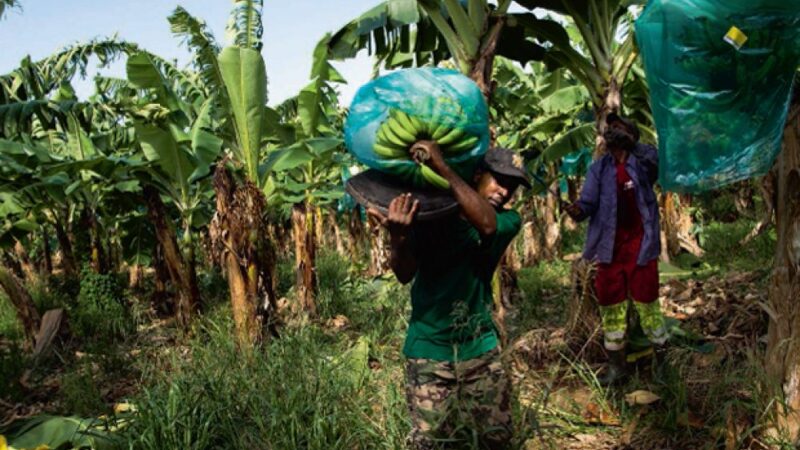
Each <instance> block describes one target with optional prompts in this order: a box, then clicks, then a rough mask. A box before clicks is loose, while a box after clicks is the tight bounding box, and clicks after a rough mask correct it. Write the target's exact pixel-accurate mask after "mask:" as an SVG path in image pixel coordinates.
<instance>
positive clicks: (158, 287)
mask: <svg viewBox="0 0 800 450" xmlns="http://www.w3.org/2000/svg"><path fill="white" fill-rule="evenodd" d="M153 271H154V272H155V274H154V275H155V276H154V280H153V295H152V303H153V306H154V307H155V308H156V309H157V310H161V311H164V312H167V311H169V313H170V314H175V308H173V306H172V305H170V304H169V303H168V300H169V294H168V293H167V279H168V278H169V270H167V267H166V263H165V262H164V250H163V248H162V246H161V243H160V242H159V241H158V239H156V242H155V250H154V251H153Z"/></svg>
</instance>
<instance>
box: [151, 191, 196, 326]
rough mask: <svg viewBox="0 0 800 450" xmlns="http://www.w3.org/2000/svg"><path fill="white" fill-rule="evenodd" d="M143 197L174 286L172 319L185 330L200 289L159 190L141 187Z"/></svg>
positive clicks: (193, 310) (192, 313)
mask: <svg viewBox="0 0 800 450" xmlns="http://www.w3.org/2000/svg"><path fill="white" fill-rule="evenodd" d="M144 198H145V202H146V203H147V213H148V216H149V217H150V220H151V221H152V222H153V227H154V229H155V232H156V238H157V239H158V242H159V243H160V244H161V248H162V250H163V251H164V261H165V262H166V266H167V270H168V271H169V277H170V279H171V280H172V284H173V285H174V286H175V290H176V294H177V302H176V304H175V318H176V320H177V321H178V324H179V325H180V326H181V327H183V328H184V329H187V328H188V327H189V324H190V322H191V320H192V316H193V315H194V312H195V309H196V308H197V305H198V304H199V303H200V291H199V290H198V288H197V286H196V285H195V286H192V277H191V275H190V273H189V267H188V265H187V264H186V262H185V261H184V260H183V255H182V254H181V251H180V249H179V248H178V241H177V238H176V233H175V229H174V228H173V226H172V222H170V221H169V219H168V218H167V213H166V210H165V208H164V203H163V202H162V201H161V196H160V195H159V193H158V191H157V190H156V189H155V188H153V187H151V186H146V187H145V188H144Z"/></svg>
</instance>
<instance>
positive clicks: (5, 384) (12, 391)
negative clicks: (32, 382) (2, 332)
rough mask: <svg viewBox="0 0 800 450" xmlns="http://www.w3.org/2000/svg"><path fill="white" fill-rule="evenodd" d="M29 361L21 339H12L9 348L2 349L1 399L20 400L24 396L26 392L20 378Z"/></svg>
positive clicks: (0, 369)
mask: <svg viewBox="0 0 800 450" xmlns="http://www.w3.org/2000/svg"><path fill="white" fill-rule="evenodd" d="M27 363H28V358H27V356H26V355H25V352H23V351H22V348H21V347H20V345H19V341H17V340H12V341H11V343H10V345H9V346H8V348H5V349H0V399H6V400H11V401H19V400H21V399H22V398H23V396H24V393H25V392H24V389H23V388H22V386H21V385H20V383H19V380H20V378H21V377H22V374H23V372H24V371H25V369H26V368H27Z"/></svg>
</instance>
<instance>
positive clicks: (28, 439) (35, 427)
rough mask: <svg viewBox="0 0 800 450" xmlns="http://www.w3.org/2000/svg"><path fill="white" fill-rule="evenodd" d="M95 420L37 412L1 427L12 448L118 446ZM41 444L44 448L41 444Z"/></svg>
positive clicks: (101, 449)
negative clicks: (7, 427) (37, 413)
mask: <svg viewBox="0 0 800 450" xmlns="http://www.w3.org/2000/svg"><path fill="white" fill-rule="evenodd" d="M107 425H108V424H106V423H104V422H103V421H100V420H97V419H81V418H79V417H58V416H50V415H40V416H35V417H32V418H29V419H25V420H23V421H21V422H19V423H15V424H14V425H12V426H11V428H10V429H8V430H2V431H3V434H5V435H6V436H7V437H8V444H9V446H11V447H13V448H18V449H32V448H48V449H62V450H67V449H92V450H112V449H116V448H119V447H118V446H119V445H120V442H119V440H118V439H117V438H116V437H115V436H114V435H113V434H111V433H109V432H108V427H107ZM41 446H43V447H41Z"/></svg>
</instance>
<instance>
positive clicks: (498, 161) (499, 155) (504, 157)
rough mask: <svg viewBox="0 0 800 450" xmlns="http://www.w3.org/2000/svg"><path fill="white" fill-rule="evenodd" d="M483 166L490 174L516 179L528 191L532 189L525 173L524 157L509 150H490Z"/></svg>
mask: <svg viewBox="0 0 800 450" xmlns="http://www.w3.org/2000/svg"><path fill="white" fill-rule="evenodd" d="M481 166H483V168H485V169H486V170H489V171H490V172H493V173H496V174H500V175H504V176H507V177H511V178H514V179H516V180H517V181H519V183H520V184H521V185H523V186H525V187H527V188H528V189H530V188H531V182H530V180H529V179H528V173H527V172H525V166H524V164H523V160H522V155H520V154H518V153H514V152H512V151H511V150H509V149H507V148H501V147H495V148H490V149H489V151H488V152H486V155H484V156H483V160H482V161H481Z"/></svg>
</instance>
